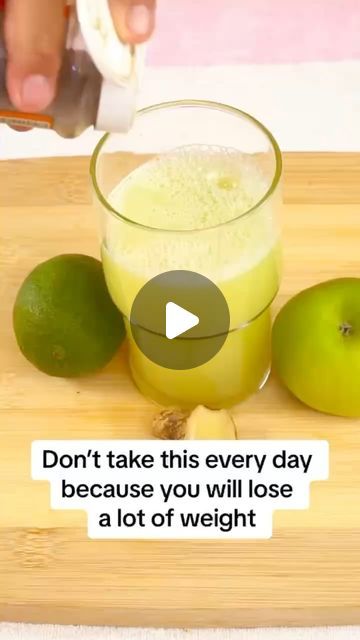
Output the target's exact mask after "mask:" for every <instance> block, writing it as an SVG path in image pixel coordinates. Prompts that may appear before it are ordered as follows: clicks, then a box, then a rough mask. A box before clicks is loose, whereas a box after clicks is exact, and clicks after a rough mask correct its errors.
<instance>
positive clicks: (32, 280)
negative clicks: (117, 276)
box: [13, 254, 125, 378]
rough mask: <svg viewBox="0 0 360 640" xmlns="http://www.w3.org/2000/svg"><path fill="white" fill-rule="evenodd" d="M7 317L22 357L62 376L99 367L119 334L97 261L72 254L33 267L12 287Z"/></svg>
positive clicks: (120, 323)
mask: <svg viewBox="0 0 360 640" xmlns="http://www.w3.org/2000/svg"><path fill="white" fill-rule="evenodd" d="M13 322H14V331H15V336H16V340H17V343H18V345H19V347H20V350H21V351H22V353H23V354H24V356H25V358H27V359H28V360H29V361H30V362H31V363H32V364H33V365H34V366H35V367H37V368H38V369H40V371H43V372H44V373H47V374H48V375H50V376H60V377H64V378H71V377H77V376H83V375H87V374H90V373H93V372H95V371H97V370H98V369H101V368H102V367H104V366H105V365H106V364H107V363H108V362H109V361H110V360H111V358H112V357H113V355H114V354H115V352H116V351H117V349H118V347H119V346H120V344H121V342H122V341H123V339H124V336H125V329H124V322H123V319H122V316H121V313H120V312H119V311H118V309H117V308H116V307H115V305H114V303H113V302H112V300H111V298H110V295H109V293H108V290H107V288H106V283H105V278H104V273H103V269H102V265H101V262H99V260H96V259H95V258H91V257H90V256H85V255H78V254H68V255H60V256H56V257H55V258H51V260H47V261H46V262H43V263H41V264H39V265H38V266H37V267H35V269H34V270H33V271H32V272H31V273H30V274H29V275H28V276H27V278H26V279H25V281H24V282H23V284H22V286H21V288H20V290H19V292H18V295H17V297H16V300H15V305H14V312H13Z"/></svg>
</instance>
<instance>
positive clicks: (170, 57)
mask: <svg viewBox="0 0 360 640" xmlns="http://www.w3.org/2000/svg"><path fill="white" fill-rule="evenodd" d="M149 54H150V55H149V58H150V63H152V64H155V65H180V64H184V65H189V64H191V65H196V64H199V65H210V64H237V63H242V62H243V63H248V62H250V63H251V62H253V63H286V62H289V63H291V62H310V61H329V60H332V61H333V60H345V59H356V58H358V59H360V0H159V7H158V24H157V31H156V35H155V37H154V39H153V41H152V44H151V47H150V52H149Z"/></svg>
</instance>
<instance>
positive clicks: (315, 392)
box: [272, 278, 360, 418]
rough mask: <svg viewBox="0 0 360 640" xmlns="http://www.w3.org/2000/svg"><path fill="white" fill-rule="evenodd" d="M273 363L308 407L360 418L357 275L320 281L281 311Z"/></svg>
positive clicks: (274, 334)
mask: <svg viewBox="0 0 360 640" xmlns="http://www.w3.org/2000/svg"><path fill="white" fill-rule="evenodd" d="M272 352H273V367H274V369H275V371H276V373H277V374H278V376H279V378H280V380H281V381H282V382H283V383H284V384H285V386H286V387H287V388H288V389H289V390H290V391H291V392H292V393H293V394H294V395H295V396H296V397H297V398H298V399H299V400H301V401H302V402H304V403H305V404H307V405H309V406H310V407H312V408H313V409H317V410H318V411H322V412H324V413H330V414H333V415H337V416H348V417H354V418H355V417H360V278H339V279H336V280H329V281H327V282H321V283H320V284H317V285H315V286H313V287H310V288H309V289H305V291H302V292H301V293H298V294H297V295H296V296H295V297H294V298H292V299H291V300H289V301H288V302H287V303H286V304H285V306H284V307H283V308H282V309H281V311H280V312H279V314H278V316H277V317H276V319H275V322H274V326H273V332H272Z"/></svg>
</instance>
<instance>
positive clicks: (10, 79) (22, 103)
mask: <svg viewBox="0 0 360 640" xmlns="http://www.w3.org/2000/svg"><path fill="white" fill-rule="evenodd" d="M5 7H6V14H5V24H4V35H5V46H6V49H7V57H8V63H7V70H6V81H7V89H8V93H9V97H10V100H11V101H12V103H13V104H14V106H15V107H16V108H17V109H19V110H20V111H30V112H35V111H42V110H44V109H46V107H47V106H48V105H49V104H50V103H51V102H52V100H53V99H54V97H55V93H56V82H57V75H58V72H59V70H60V67H61V61H62V50H63V46H64V39H65V26H66V23H65V16H64V0H6V4H5Z"/></svg>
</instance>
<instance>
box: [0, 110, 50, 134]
mask: <svg viewBox="0 0 360 640" xmlns="http://www.w3.org/2000/svg"><path fill="white" fill-rule="evenodd" d="M53 123H54V120H53V118H51V117H50V116H45V115H42V114H41V113H22V112H21V111H4V110H2V109H0V124H8V125H10V126H12V127H24V128H28V127H37V128H41V129H51V128H52V127H53Z"/></svg>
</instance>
